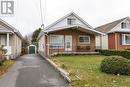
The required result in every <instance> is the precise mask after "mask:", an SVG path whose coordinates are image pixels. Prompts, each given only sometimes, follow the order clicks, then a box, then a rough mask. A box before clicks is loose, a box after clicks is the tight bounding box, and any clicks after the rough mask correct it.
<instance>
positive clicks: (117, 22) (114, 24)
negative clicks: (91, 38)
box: [95, 17, 128, 33]
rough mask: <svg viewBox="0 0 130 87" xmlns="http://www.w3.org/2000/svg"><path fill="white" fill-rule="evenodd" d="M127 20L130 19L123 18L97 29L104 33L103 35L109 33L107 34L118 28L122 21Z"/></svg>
mask: <svg viewBox="0 0 130 87" xmlns="http://www.w3.org/2000/svg"><path fill="white" fill-rule="evenodd" d="M127 18H128V17H125V18H122V19H119V20H116V21H113V22H110V23H107V24H104V25H101V26H99V27H97V28H95V29H96V30H97V31H100V32H103V33H107V32H109V31H110V30H112V29H113V28H114V27H115V26H117V25H118V24H119V23H121V22H122V21H124V20H125V19H127Z"/></svg>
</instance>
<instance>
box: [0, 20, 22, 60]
mask: <svg viewBox="0 0 130 87" xmlns="http://www.w3.org/2000/svg"><path fill="white" fill-rule="evenodd" d="M22 40H23V37H22V35H21V34H20V32H19V31H18V30H17V29H15V28H14V27H13V26H11V25H10V24H8V23H7V22H5V21H4V20H2V19H0V46H4V49H6V50H7V53H6V56H7V58H12V59H14V58H16V57H18V56H20V54H21V48H22Z"/></svg>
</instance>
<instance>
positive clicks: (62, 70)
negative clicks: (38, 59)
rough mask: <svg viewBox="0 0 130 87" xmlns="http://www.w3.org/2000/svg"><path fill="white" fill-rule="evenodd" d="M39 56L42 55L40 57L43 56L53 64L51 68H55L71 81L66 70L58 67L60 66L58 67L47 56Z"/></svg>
mask: <svg viewBox="0 0 130 87" xmlns="http://www.w3.org/2000/svg"><path fill="white" fill-rule="evenodd" d="M39 55H40V54H39ZM40 56H42V58H44V59H45V60H46V61H47V62H48V63H49V64H50V65H52V66H53V68H54V69H55V70H57V71H58V72H59V73H60V75H61V76H62V77H63V78H64V79H65V80H66V81H67V82H69V83H70V82H71V80H70V78H69V73H68V72H66V71H65V70H64V69H62V68H60V67H58V66H57V65H56V64H55V63H54V62H53V61H52V60H50V59H49V58H47V57H44V56H43V55H40Z"/></svg>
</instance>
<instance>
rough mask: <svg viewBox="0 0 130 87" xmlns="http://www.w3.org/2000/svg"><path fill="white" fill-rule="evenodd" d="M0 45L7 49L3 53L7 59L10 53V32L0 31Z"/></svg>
mask: <svg viewBox="0 0 130 87" xmlns="http://www.w3.org/2000/svg"><path fill="white" fill-rule="evenodd" d="M2 46H3V49H5V50H6V51H7V52H6V54H5V55H6V56H7V59H8V58H9V55H10V54H11V46H10V33H0V47H2Z"/></svg>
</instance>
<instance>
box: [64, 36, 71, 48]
mask: <svg viewBox="0 0 130 87" xmlns="http://www.w3.org/2000/svg"><path fill="white" fill-rule="evenodd" d="M65 51H72V36H71V35H66V36H65Z"/></svg>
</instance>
